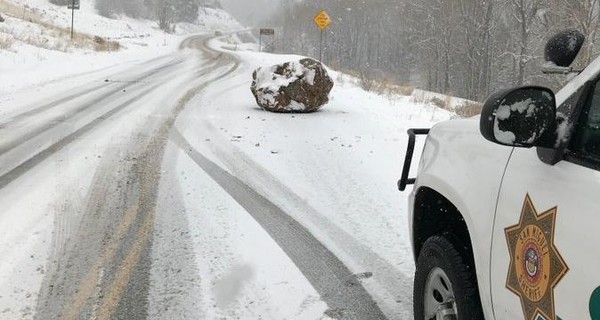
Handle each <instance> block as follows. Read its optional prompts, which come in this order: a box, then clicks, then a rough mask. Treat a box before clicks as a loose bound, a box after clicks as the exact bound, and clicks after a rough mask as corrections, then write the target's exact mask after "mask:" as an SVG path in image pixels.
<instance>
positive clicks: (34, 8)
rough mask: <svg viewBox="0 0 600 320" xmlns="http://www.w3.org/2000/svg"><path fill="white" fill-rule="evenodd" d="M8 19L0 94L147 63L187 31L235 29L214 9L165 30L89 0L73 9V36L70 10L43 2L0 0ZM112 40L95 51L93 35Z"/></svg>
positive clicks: (0, 37) (1, 28)
mask: <svg viewBox="0 0 600 320" xmlns="http://www.w3.org/2000/svg"><path fill="white" fill-rule="evenodd" d="M0 9H1V10H0V11H2V12H3V16H4V17H5V18H6V19H7V21H6V22H4V23H2V24H0V83H2V86H0V94H6V93H9V92H14V91H17V90H20V89H23V88H26V87H30V86H35V85H36V84H39V83H44V82H48V81H50V80H55V79H59V78H64V77H66V76H70V75H75V74H80V73H84V72H88V71H92V70H100V69H103V68H107V67H109V66H114V65H117V64H122V63H136V62H141V61H146V60H149V59H152V58H155V57H158V56H161V55H166V54H168V53H170V52H173V51H175V50H176V49H177V48H178V46H179V43H180V42H181V41H182V40H183V38H185V37H186V36H187V35H189V34H197V33H206V32H214V30H223V31H233V30H239V29H240V28H241V25H240V24H239V23H238V22H237V21H235V19H233V18H232V17H231V16H230V15H229V14H228V13H226V12H225V11H222V10H219V9H206V10H200V14H199V18H198V21H199V23H198V25H194V24H189V23H181V24H178V25H177V26H176V27H175V34H165V33H164V32H163V31H162V30H160V29H159V28H158V25H157V23H156V22H155V21H150V20H137V19H132V18H129V17H119V18H118V19H108V18H105V17H102V16H100V15H98V14H97V13H96V11H95V9H94V1H93V0H81V10H77V11H75V31H76V33H77V34H76V38H75V41H74V42H72V41H71V40H70V26H71V11H70V10H67V8H66V7H61V6H56V5H53V4H51V3H49V2H48V1H47V0H0ZM95 36H99V37H101V38H102V39H104V40H105V41H115V42H118V43H119V45H120V46H121V48H120V50H118V51H116V52H114V51H113V52H106V51H104V49H101V51H97V49H98V48H97V47H96V46H95V42H94V37H95Z"/></svg>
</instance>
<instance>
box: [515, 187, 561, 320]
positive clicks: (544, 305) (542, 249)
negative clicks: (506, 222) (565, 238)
mask: <svg viewBox="0 0 600 320" xmlns="http://www.w3.org/2000/svg"><path fill="white" fill-rule="evenodd" d="M556 213H557V208H556V207H554V208H552V209H550V210H548V211H546V212H543V213H542V214H538V213H537V211H536V209H535V207H534V206H533V202H532V201H531V198H530V197H529V195H527V196H526V197H525V203H524V204H523V210H522V211H521V219H520V221H519V224H517V225H514V226H511V227H508V228H506V229H505V230H504V232H505V234H506V241H507V242H508V250H509V251H510V266H509V268H508V277H507V280H506V287H507V288H508V289H509V290H510V291H512V292H513V293H515V294H516V295H518V296H519V298H521V306H522V307H523V313H524V315H525V320H540V319H543V320H555V319H556V312H555V309H554V287H556V285H557V284H558V283H559V282H560V280H561V279H562V278H563V277H564V276H565V274H566V273H567V272H568V271H569V267H567V264H566V263H565V261H564V259H563V258H562V257H561V255H560V253H559V252H558V250H557V249H556V247H555V246H554V228H555V226H556Z"/></svg>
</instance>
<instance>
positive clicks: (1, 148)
mask: <svg viewBox="0 0 600 320" xmlns="http://www.w3.org/2000/svg"><path fill="white" fill-rule="evenodd" d="M182 62H183V61H177V62H174V63H170V64H167V65H165V66H162V67H159V68H157V69H154V70H152V71H149V72H146V73H145V74H144V75H142V76H140V77H139V78H138V79H137V80H136V81H135V82H139V81H142V80H144V79H148V78H150V77H154V76H160V75H162V74H163V73H167V72H169V71H171V70H169V68H171V67H175V66H177V65H178V64H181V63H182ZM165 70H167V71H166V72H163V71H165ZM134 85H135V83H134V82H132V83H128V84H125V85H120V86H118V87H117V88H115V89H113V90H111V91H109V92H107V93H105V94H103V95H102V96H100V97H97V98H94V99H92V100H90V101H85V102H83V103H81V105H80V106H79V107H77V108H75V109H73V110H69V111H68V112H66V113H64V114H59V115H57V116H56V117H55V118H54V121H53V120H50V121H47V122H46V123H44V124H42V125H41V126H39V127H37V128H35V129H34V130H32V131H29V132H27V133H26V134H24V135H22V136H19V137H15V139H12V141H11V140H9V142H8V143H6V144H4V145H0V156H1V155H3V154H5V153H7V152H9V151H11V150H13V149H14V148H16V147H18V146H20V145H22V144H23V143H24V142H26V141H28V140H30V139H32V138H34V137H36V136H38V135H40V134H43V133H44V132H46V131H48V130H50V129H52V128H54V127H56V126H59V125H60V124H61V123H63V122H64V121H66V120H68V119H69V118H72V117H75V116H77V115H80V114H83V113H84V112H85V111H87V110H89V109H91V108H93V107H94V106H97V105H98V104H100V103H102V102H105V101H106V100H108V99H110V98H111V97H113V96H114V95H116V94H118V93H120V92H122V91H123V90H126V89H128V88H130V87H133V86H134ZM105 86H106V85H102V86H99V87H97V89H101V88H103V87H105ZM97 89H95V90H91V91H88V92H86V93H83V94H87V93H91V92H93V91H97ZM79 96H81V94H76V95H73V96H69V97H66V98H64V99H61V100H59V101H57V102H54V103H51V104H48V105H46V106H42V107H40V108H36V109H34V110H31V111H28V112H26V113H24V114H21V115H19V116H17V117H15V118H13V120H11V121H10V123H7V124H6V125H0V129H5V130H10V127H11V124H14V123H18V122H21V121H23V120H26V119H27V118H30V117H32V116H35V115H37V114H39V113H41V112H44V111H46V110H48V109H51V108H53V107H56V106H58V105H60V104H62V103H65V102H68V101H70V100H73V99H75V98H77V97H79Z"/></svg>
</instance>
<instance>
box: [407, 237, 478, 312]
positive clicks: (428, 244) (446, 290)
mask: <svg viewBox="0 0 600 320" xmlns="http://www.w3.org/2000/svg"><path fill="white" fill-rule="evenodd" d="M413 294H414V296H413V297H414V298H413V304H414V316H415V320H483V319H484V317H483V312H482V311H481V302H480V300H479V290H478V289H477V281H476V278H475V274H474V272H473V269H472V268H471V267H470V266H469V265H468V263H467V262H466V259H465V258H464V257H463V256H461V254H460V253H459V252H458V251H457V250H456V248H455V246H454V245H453V244H452V243H451V242H450V241H449V240H448V239H447V238H446V237H440V236H434V237H431V238H429V239H428V240H427V241H425V244H423V248H422V249H421V253H420V254H419V258H418V259H417V271H416V273H415V286H414V291H413Z"/></svg>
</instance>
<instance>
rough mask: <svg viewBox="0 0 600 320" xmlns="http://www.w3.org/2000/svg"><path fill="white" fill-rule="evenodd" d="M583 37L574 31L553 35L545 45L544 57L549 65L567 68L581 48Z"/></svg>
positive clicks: (569, 30)
mask: <svg viewBox="0 0 600 320" xmlns="http://www.w3.org/2000/svg"><path fill="white" fill-rule="evenodd" d="M584 42H585V36H584V35H583V34H582V33H581V32H579V31H577V30H574V29H568V30H564V31H561V32H559V33H557V34H556V35H554V36H553V37H552V38H550V40H548V43H547V44H546V49H545V52H544V56H545V58H546V61H547V62H549V63H550V65H554V66H555V67H559V68H568V67H569V66H570V65H571V64H573V61H575V58H577V55H578V54H579V51H580V50H581V47H583V43H584Z"/></svg>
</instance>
